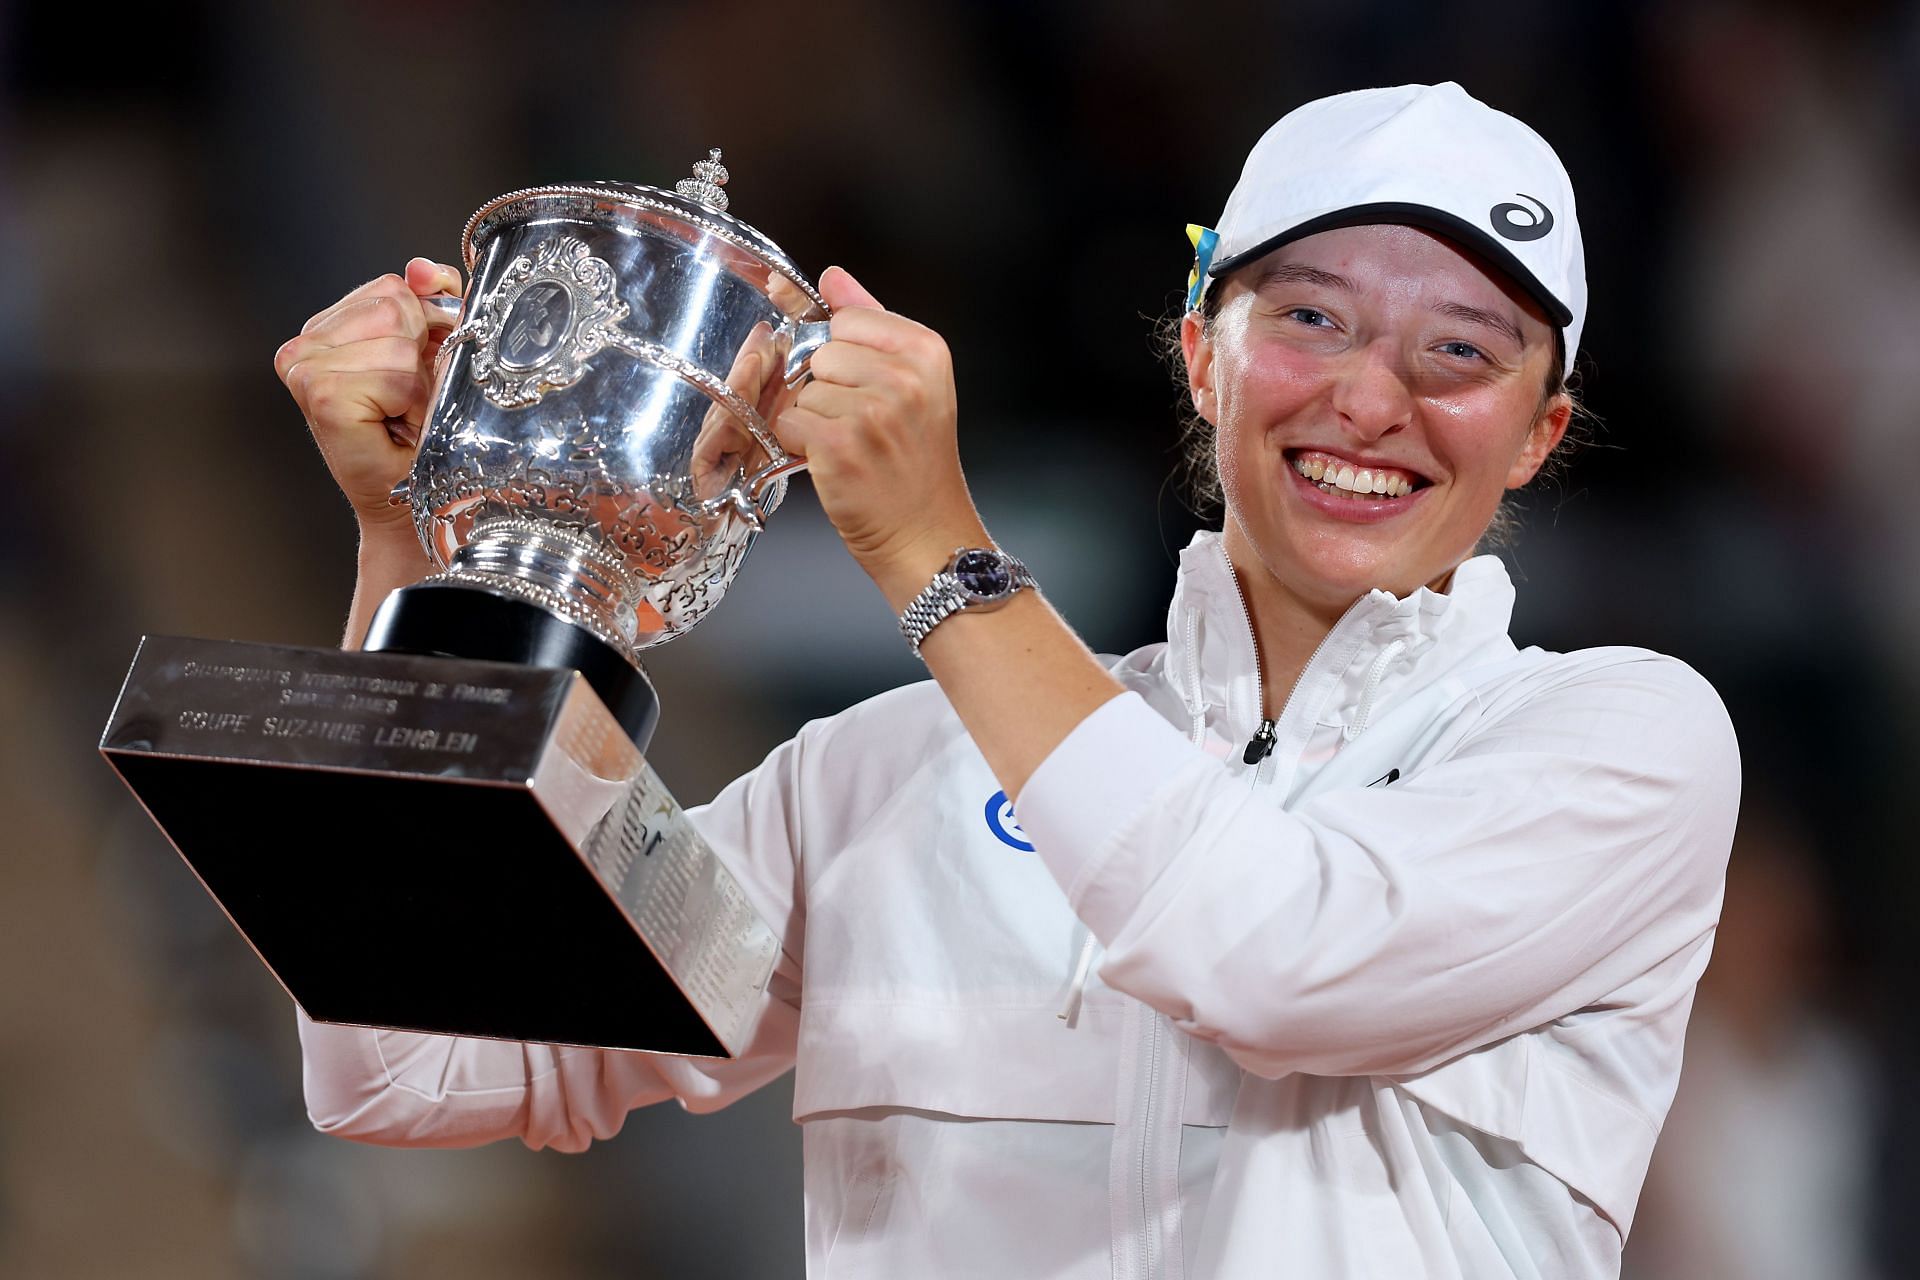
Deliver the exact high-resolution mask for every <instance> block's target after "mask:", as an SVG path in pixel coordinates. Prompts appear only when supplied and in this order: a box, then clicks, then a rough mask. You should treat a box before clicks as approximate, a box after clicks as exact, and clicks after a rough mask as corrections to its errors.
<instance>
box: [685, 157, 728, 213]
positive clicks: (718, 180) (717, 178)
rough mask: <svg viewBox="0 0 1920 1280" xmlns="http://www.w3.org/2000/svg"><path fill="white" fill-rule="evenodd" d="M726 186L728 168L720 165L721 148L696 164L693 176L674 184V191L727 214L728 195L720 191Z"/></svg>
mask: <svg viewBox="0 0 1920 1280" xmlns="http://www.w3.org/2000/svg"><path fill="white" fill-rule="evenodd" d="M725 185H727V167H726V166H725V165H723V164H721V163H720V148H718V147H713V148H710V149H709V150H708V151H707V158H706V159H705V160H696V161H695V162H694V165H693V176H692V177H691V178H682V179H680V181H678V182H676V183H674V184H673V189H674V191H675V193H676V194H678V195H682V196H685V197H686V198H687V199H689V200H698V201H699V202H700V203H701V204H704V205H708V206H711V207H712V208H715V209H718V210H720V211H721V212H722V213H725V212H726V209H727V193H726V192H724V191H722V190H721V189H720V188H721V187H724V186H725Z"/></svg>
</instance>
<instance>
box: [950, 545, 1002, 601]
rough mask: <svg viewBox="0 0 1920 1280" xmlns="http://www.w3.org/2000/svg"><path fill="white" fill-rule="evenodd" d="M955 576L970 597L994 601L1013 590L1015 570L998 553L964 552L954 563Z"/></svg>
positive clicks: (982, 551)
mask: <svg viewBox="0 0 1920 1280" xmlns="http://www.w3.org/2000/svg"><path fill="white" fill-rule="evenodd" d="M953 576H954V577H955V578H957V579H959V581H960V586H961V588H962V589H963V590H965V591H966V592H968V593H969V594H970V595H975V596H979V597H981V598H983V599H987V600H994V599H998V598H999V597H1001V596H1004V595H1006V594H1007V593H1008V592H1010V591H1012V590H1013V570H1012V569H1010V568H1008V567H1007V562H1006V559H1005V557H1003V556H1001V555H999V554H998V553H996V552H992V551H984V550H978V549H976V550H973V551H963V552H961V553H960V555H959V557H958V558H957V559H955V560H954V562H953Z"/></svg>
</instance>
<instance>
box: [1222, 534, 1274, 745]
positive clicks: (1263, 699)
mask: <svg viewBox="0 0 1920 1280" xmlns="http://www.w3.org/2000/svg"><path fill="white" fill-rule="evenodd" d="M1220 558H1221V559H1222V560H1225V561H1226V562H1227V581H1229V582H1231V583H1233V595H1234V598H1235V599H1236V600H1238V601H1239V602H1240V616H1241V617H1242V618H1243V619H1245V620H1246V624H1247V640H1248V642H1249V643H1251V644H1252V645H1253V706H1254V710H1255V711H1256V712H1257V713H1258V714H1259V716H1260V727H1259V728H1258V729H1256V730H1254V732H1253V737H1252V738H1250V739H1248V740H1247V749H1246V750H1245V751H1243V752H1241V753H1240V761H1241V763H1242V764H1253V765H1257V764H1259V763H1260V762H1261V761H1262V760H1265V759H1266V758H1267V757H1268V756H1270V755H1272V754H1273V743H1274V731H1273V720H1272V719H1271V718H1270V717H1269V716H1268V715H1267V695H1266V691H1265V685H1264V684H1263V682H1262V680H1261V675H1260V634H1259V633H1258V632H1257V631H1255V630H1254V629H1253V610H1252V609H1249V608H1248V607H1247V593H1246V592H1245V591H1242V590H1241V589H1240V575H1239V574H1238V573H1237V572H1235V571H1234V567H1233V561H1232V559H1231V558H1229V557H1228V555H1227V548H1226V544H1225V543H1224V542H1223V543H1221V545H1220Z"/></svg>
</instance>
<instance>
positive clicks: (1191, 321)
mask: <svg viewBox="0 0 1920 1280" xmlns="http://www.w3.org/2000/svg"><path fill="white" fill-rule="evenodd" d="M1180 353H1181V354H1182V355H1183V356H1185V357H1186V360H1187V395H1188V396H1189V397H1190V398H1191V399H1192V401H1193V411H1194V412H1195V413H1197V414H1199V415H1200V416H1201V417H1202V418H1204V419H1206V420H1207V421H1208V422H1211V423H1213V425H1214V426H1216V427H1217V426H1219V425H1220V424H1219V422H1218V420H1217V419H1216V416H1215V415H1216V414H1217V413H1218V412H1219V401H1218V400H1217V399H1216V398H1215V397H1214V394H1213V339H1212V338H1211V337H1209V336H1208V335H1207V324H1206V321H1205V320H1204V319H1203V318H1202V317H1201V315H1200V313H1199V312H1198V311H1189V312H1187V314H1186V315H1184V316H1182V317H1181V318H1180Z"/></svg>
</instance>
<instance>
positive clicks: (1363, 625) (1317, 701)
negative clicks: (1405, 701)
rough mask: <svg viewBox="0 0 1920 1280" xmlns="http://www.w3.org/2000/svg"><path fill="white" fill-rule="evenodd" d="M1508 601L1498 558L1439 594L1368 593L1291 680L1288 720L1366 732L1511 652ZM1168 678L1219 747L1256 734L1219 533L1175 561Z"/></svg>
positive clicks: (1247, 666) (1238, 611)
mask: <svg viewBox="0 0 1920 1280" xmlns="http://www.w3.org/2000/svg"><path fill="white" fill-rule="evenodd" d="M1513 599H1514V592H1513V583H1512V581H1511V580H1510V579H1509V578H1508V576H1507V571H1506V566H1504V565H1503V564H1501V563H1500V560H1499V558H1498V557H1496V556H1475V557H1474V558H1472V559H1471V560H1468V561H1466V562H1464V563H1463V564H1461V565H1460V567H1459V568H1458V569H1456V570H1454V573H1453V582H1452V586H1451V587H1450V589H1449V590H1447V591H1446V592H1438V591H1432V590H1429V589H1428V588H1426V587H1422V588H1420V589H1419V590H1417V591H1414V592H1413V593H1411V594H1409V595H1407V596H1404V597H1402V596H1396V595H1394V594H1393V593H1391V592H1388V591H1380V590H1375V591H1370V592H1368V593H1367V594H1366V595H1364V596H1362V597H1361V598H1360V599H1359V600H1357V601H1355V602H1354V604H1353V606H1352V607H1351V608H1350V609H1348V610H1347V612H1346V614H1345V615H1343V616H1342V617H1341V619H1340V621H1339V622H1337V623H1336V624H1335V625H1334V627H1333V630H1332V631H1330V632H1328V633H1327V638H1326V639H1325V641H1323V642H1322V643H1321V645H1320V647H1319V649H1318V650H1317V651H1316V652H1315V654H1314V656H1313V658H1312V660H1311V661H1309V663H1308V664H1307V669H1306V670H1305V671H1303V672H1302V673H1301V677H1300V682H1299V684H1298V685H1297V686H1296V692H1295V694H1294V696H1293V698H1292V699H1291V700H1290V702H1289V704H1288V712H1287V714H1288V716H1289V717H1291V716H1293V715H1296V714H1299V715H1308V716H1311V717H1312V718H1313V720H1314V721H1315V722H1317V723H1320V724H1329V725H1340V726H1342V727H1347V728H1353V727H1354V726H1355V725H1356V723H1357V724H1358V726H1359V727H1364V721H1365V720H1366V719H1370V718H1372V717H1373V716H1374V715H1376V714H1377V713H1378V710H1379V709H1380V708H1381V707H1382V706H1384V705H1386V704H1388V703H1390V702H1391V701H1393V700H1394V699H1396V698H1400V697H1404V696H1405V695H1406V694H1408V693H1410V692H1412V691H1413V690H1414V689H1416V688H1419V687H1423V686H1425V685H1427V684H1430V683H1432V682H1433V681H1435V680H1438V679H1440V678H1442V677H1443V676H1445V675H1446V674H1447V673H1448V672H1450V671H1453V670H1455V669H1457V668H1458V667H1459V666H1460V665H1461V664H1462V663H1464V662H1467V661H1469V660H1474V659H1480V660H1484V659H1486V658H1488V657H1492V656H1496V655H1495V654H1494V653H1493V652H1490V649H1489V647H1490V646H1492V647H1493V648H1494V649H1497V650H1499V651H1502V652H1504V653H1509V654H1510V653H1512V652H1513V644H1512V642H1511V641H1510V640H1508V639H1507V627H1508V624H1509V623H1510V622H1511V621H1512V617H1513ZM1376 668H1377V669H1376ZM1166 670H1167V675H1168V678H1169V679H1170V680H1171V681H1172V682H1173V684H1174V686H1175V688H1177V689H1178V690H1179V691H1180V696H1181V699H1182V700H1183V701H1184V702H1185V703H1186V706H1187V712H1188V714H1189V715H1190V716H1192V717H1194V719H1195V723H1196V725H1198V724H1199V723H1200V722H1201V721H1202V719H1204V720H1205V722H1207V723H1208V724H1209V726H1211V727H1213V728H1214V729H1215V730H1216V731H1217V732H1220V733H1221V734H1223V735H1224V736H1226V737H1228V738H1243V737H1245V736H1247V735H1248V734H1250V733H1251V732H1252V730H1253V729H1254V727H1255V726H1257V725H1258V724H1259V722H1260V720H1261V715H1260V697H1259V692H1258V680H1259V676H1258V675H1257V674H1256V672H1257V667H1256V663H1255V653H1254V643H1253V624H1252V621H1251V620H1250V618H1249V617H1248V615H1247V610H1246V606H1245V604H1244V603H1243V602H1242V600H1241V595H1240V589H1239V586H1238V584H1237V583H1236V582H1235V581H1234V576H1233V570H1232V567H1231V566H1230V565H1229V563H1228V561H1227V553H1226V547H1225V545H1224V542H1223V540H1222V538H1221V536H1220V534H1219V533H1217V532H1212V531H1204V530H1203V531H1202V532H1200V533H1197V534H1195V535H1194V538H1193V541H1192V542H1191V543H1189V544H1188V546H1187V548H1186V550H1184V551H1182V552H1181V553H1180V574H1179V580H1178V582H1177V584H1176V586H1175V588H1174V593H1173V604H1172V607H1171V608H1170V609H1169V610H1168V612H1167V668H1166ZM1363 704H1364V705H1363ZM1363 712H1364V714H1363ZM1354 731H1356V732H1357V729H1355V730H1354Z"/></svg>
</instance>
